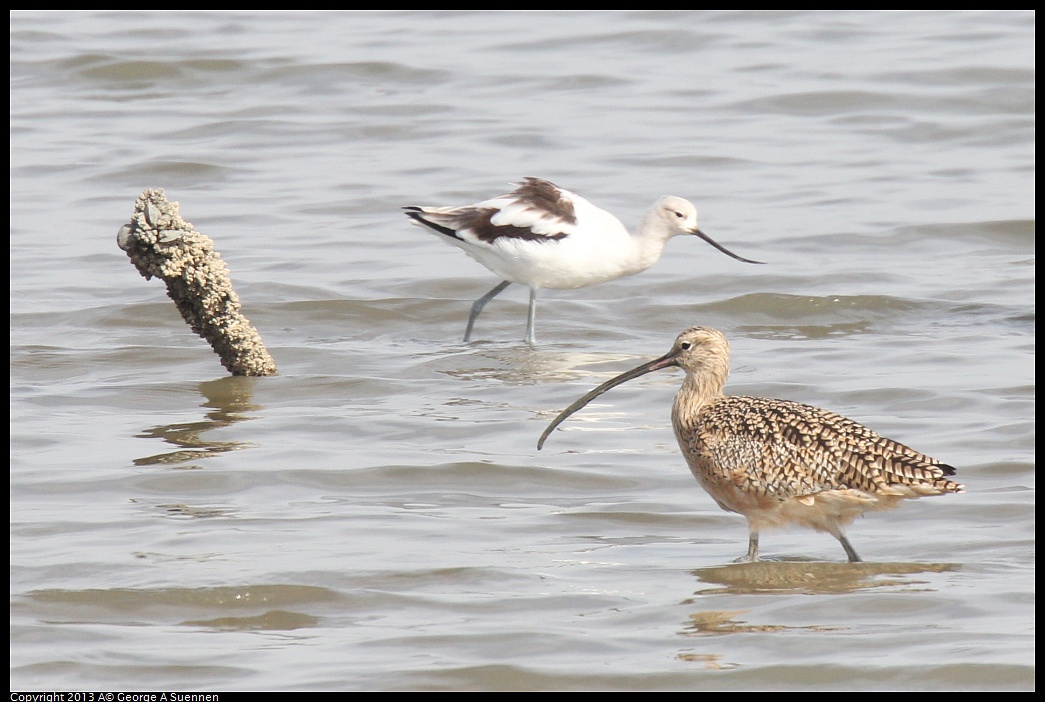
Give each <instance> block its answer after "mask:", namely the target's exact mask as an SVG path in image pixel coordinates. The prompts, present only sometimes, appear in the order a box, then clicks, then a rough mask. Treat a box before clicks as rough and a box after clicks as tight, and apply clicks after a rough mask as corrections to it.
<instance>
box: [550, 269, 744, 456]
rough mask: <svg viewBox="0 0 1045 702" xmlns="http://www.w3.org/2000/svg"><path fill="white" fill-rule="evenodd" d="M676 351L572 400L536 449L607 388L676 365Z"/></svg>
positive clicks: (673, 350)
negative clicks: (556, 429) (556, 428)
mask: <svg viewBox="0 0 1045 702" xmlns="http://www.w3.org/2000/svg"><path fill="white" fill-rule="evenodd" d="M741 260H744V259H741ZM677 353H678V352H677V350H676V349H672V350H671V351H670V352H668V353H666V354H664V355H663V356H661V357H660V358H655V359H653V360H652V361H650V362H648V363H643V364H642V365H641V366H639V367H638V368H632V369H631V370H630V371H625V372H624V373H621V374H620V375H618V376H617V377H616V378H610V379H609V380H607V381H606V382H605V383H603V384H602V385H600V386H599V387H597V388H595V389H594V390H592V391H591V392H589V393H587V394H586V395H585V396H584V397H582V398H580V399H579V400H577V401H576V402H574V403H573V404H572V405H570V406H569V407H567V408H566V409H564V410H563V411H562V412H560V413H559V416H558V417H556V418H555V419H553V420H552V423H551V424H549V425H548V428H547V429H545V430H544V433H543V434H541V438H540V439H538V440H537V450H538V451H540V450H541V448H542V447H543V446H544V441H545V439H547V438H548V436H549V435H551V433H552V432H553V431H555V427H557V426H559V425H560V424H562V423H563V422H564V421H566V418H567V417H569V416H570V415H571V414H573V413H574V412H576V411H577V410H579V409H581V408H582V407H584V406H585V405H586V404H588V403H589V402H591V401H592V400H594V399H595V398H596V397H598V396H599V395H601V394H602V393H604V392H606V391H607V390H610V389H612V388H615V387H617V386H618V385H620V384H621V383H626V382H628V381H629V380H633V379H634V378H638V377H639V376H640V375H646V374H647V373H651V372H653V371H655V370H660V369H661V368H669V367H671V366H677V365H678V362H677V361H676V354H677Z"/></svg>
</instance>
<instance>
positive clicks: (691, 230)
mask: <svg viewBox="0 0 1045 702" xmlns="http://www.w3.org/2000/svg"><path fill="white" fill-rule="evenodd" d="M647 218H651V219H653V220H654V221H655V222H657V223H659V224H660V225H661V226H662V227H663V228H664V230H665V231H667V232H669V234H668V236H669V237H670V236H675V235H676V234H693V235H695V236H699V237H700V238H701V239H703V240H704V241H706V242H708V243H709V244H711V245H712V246H714V247H715V248H716V249H718V250H719V251H721V252H722V253H724V254H726V255H727V256H731V257H732V258H735V259H736V260H738V261H743V262H744V263H762V261H752V260H751V259H750V258H744V257H743V256H737V255H736V254H735V253H733V252H732V251H730V250H729V249H727V248H726V247H725V246H722V245H721V244H719V243H718V242H717V241H715V240H714V239H712V238H711V237H710V236H708V235H707V234H705V233H704V232H702V231H700V227H699V226H697V208H696V207H694V205H693V203H692V202H690V201H689V200H686V199H685V198H681V197H676V196H674V195H665V196H664V197H662V198H661V199H659V200H657V201H656V202H655V203H654V204H653V207H652V208H650V211H649V213H648V214H647Z"/></svg>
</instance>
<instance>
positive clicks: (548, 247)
mask: <svg viewBox="0 0 1045 702" xmlns="http://www.w3.org/2000/svg"><path fill="white" fill-rule="evenodd" d="M403 209H404V210H405V211H406V215H407V216H408V217H410V218H411V219H413V220H414V222H415V223H416V224H418V225H420V226H424V227H427V228H428V229H431V230H432V231H434V232H437V233H439V234H442V235H443V237H444V238H445V239H446V241H447V242H449V243H451V244H453V245H455V246H457V247H458V248H460V249H461V250H462V251H464V252H465V253H466V254H468V255H469V256H471V257H472V258H474V259H475V260H476V261H478V262H479V263H481V264H483V265H484V266H486V267H487V268H489V269H490V270H491V271H493V272H494V273H496V274H497V275H499V276H500V277H501V278H503V280H502V281H501V282H500V283H498V284H497V285H496V286H494V288H493V289H492V290H490V292H488V293H486V294H485V295H483V296H482V297H480V298H479V299H478V300H476V301H475V303H474V304H473V305H472V311H471V314H470V315H469V316H468V326H467V327H466V328H465V332H464V340H465V341H468V339H469V337H471V335H472V326H473V325H474V324H475V319H476V317H478V316H479V313H480V312H481V311H482V309H483V307H485V306H486V303H487V302H489V301H490V300H492V299H493V298H495V297H496V296H497V295H499V294H500V293H501V292H502V291H503V290H504V289H505V288H507V287H508V286H509V285H511V284H512V283H518V284H520V285H525V286H527V287H529V288H530V310H529V315H528V317H527V321H526V341H527V343H529V344H530V345H531V346H532V345H533V344H534V343H535V342H534V319H535V317H536V313H537V290H539V289H540V288H552V289H558V290H567V289H573V288H584V287H587V286H589V285H597V284H598V283H605V282H606V281H608V280H613V279H615V278H620V277H622V276H626V275H633V274H635V273H640V272H642V271H644V270H646V269H647V268H649V267H650V266H652V265H653V264H654V263H656V262H657V260H658V259H659V258H660V255H661V253H662V252H663V251H664V245H665V244H667V242H668V239H670V238H672V237H673V236H676V235H678V234H693V235H696V236H699V237H700V238H701V239H703V240H704V241H706V242H708V243H709V244H711V245H712V246H714V247H715V248H716V249H718V250H719V251H722V252H723V253H725V254H727V255H729V256H732V257H733V258H735V259H737V260H738V261H744V262H745V263H761V261H752V260H750V259H746V258H742V257H740V256H737V255H736V254H735V253H733V252H732V251H729V250H728V249H726V248H724V247H723V246H720V245H719V244H717V243H716V242H715V241H713V240H712V239H711V237H709V236H708V235H707V234H705V233H704V232H702V231H701V230H700V229H699V228H698V227H697V209H696V208H695V207H694V206H693V205H692V203H690V202H689V201H688V200H683V199H682V198H680V197H674V196H670V195H669V196H667V197H662V198H661V199H659V200H657V202H655V203H654V204H653V206H652V207H650V209H649V210H648V211H647V212H646V216H645V217H644V218H643V219H642V224H640V225H639V228H638V230H637V231H636V232H635V233H634V234H629V233H628V230H627V229H625V228H624V225H623V224H621V222H620V220H619V219H617V218H616V217H614V216H613V215H612V214H610V213H609V212H607V211H605V210H602V209H599V208H598V207H596V206H595V205H593V204H591V203H590V202H588V201H587V200H585V199H584V198H583V197H581V196H580V195H577V194H576V193H571V192H570V191H569V190H563V189H562V188H560V187H558V186H557V185H555V184H553V183H550V182H548V181H546V180H541V179H540V178H524V179H523V182H522V183H520V184H519V185H518V187H516V188H515V190H513V191H512V192H510V193H507V194H506V195H501V196H499V197H495V198H493V199H491V200H486V201H484V202H480V203H478V204H475V205H465V206H463V207H404V208H403Z"/></svg>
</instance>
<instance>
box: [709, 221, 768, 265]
mask: <svg viewBox="0 0 1045 702" xmlns="http://www.w3.org/2000/svg"><path fill="white" fill-rule="evenodd" d="M693 233H694V234H696V235H697V236H699V237H700V238H701V239H703V240H704V241H706V242H708V243H709V244H711V245H712V246H714V247H715V248H716V249H718V250H719V251H721V252H722V253H724V254H726V255H727V256H732V257H733V258H735V259H737V260H738V261H743V262H744V263H758V264H764V263H765V261H752V260H751V259H750V258H744V257H743V256H737V255H736V254H735V253H733V252H732V251H730V250H729V249H727V248H726V247H725V246H723V245H722V244H720V243H718V242H717V241H715V240H714V239H712V238H711V237H710V236H708V235H707V234H705V233H704V232H702V231H700V230H699V229H694V230H693Z"/></svg>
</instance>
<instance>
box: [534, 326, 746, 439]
mask: <svg viewBox="0 0 1045 702" xmlns="http://www.w3.org/2000/svg"><path fill="white" fill-rule="evenodd" d="M671 367H678V368H682V369H683V370H684V371H686V382H687V383H694V384H696V385H697V386H698V391H697V396H699V397H705V396H707V395H714V394H719V393H721V392H722V387H723V386H724V385H725V384H726V376H728V375H729V342H728V341H727V340H726V335H725V334H723V333H722V332H720V331H719V330H718V329H712V328H710V327H690V328H689V329H687V330H686V331H684V332H682V333H681V334H679V335H678V338H676V339H675V343H674V344H672V345H671V350H670V351H668V352H667V353H666V354H664V355H663V356H661V357H660V358H655V359H653V360H652V361H649V362H648V363H643V364H642V365H641V366H638V367H637V368H632V369H631V370H630V371H626V372H624V373H621V374H620V375H618V376H617V377H616V378H611V379H609V380H607V381H606V382H605V383H603V384H602V385H600V386H599V387H597V388H595V389H594V390H592V391H591V392H588V393H587V394H585V395H584V397H582V398H580V399H579V400H577V401H576V402H574V403H573V404H572V405H570V406H569V407H567V408H566V409H564V410H563V411H562V412H560V413H559V416H557V417H556V418H555V419H553V420H552V423H551V424H549V425H548V428H547V429H545V430H544V433H543V434H541V438H540V439H539V440H538V441H537V450H538V451H540V450H541V448H542V447H543V446H544V442H545V440H546V439H547V438H548V436H549V435H551V433H552V432H553V431H555V427H557V426H559V425H560V424H562V423H563V422H564V421H566V418H567V417H569V416H570V415H571V414H573V413H574V412H576V411H577V410H579V409H581V408H582V407H584V406H585V405H587V404H588V403H589V402H591V401H592V400H594V399H595V398H596V397H598V396H599V395H601V394H603V393H604V392H606V391H608V390H611V389H613V388H615V387H617V386H618V385H620V384H621V383H626V382H628V381H629V380H633V379H635V378H638V377H639V376H641V375H646V374H647V373H652V372H653V371H655V370H661V369H662V368H671Z"/></svg>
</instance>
